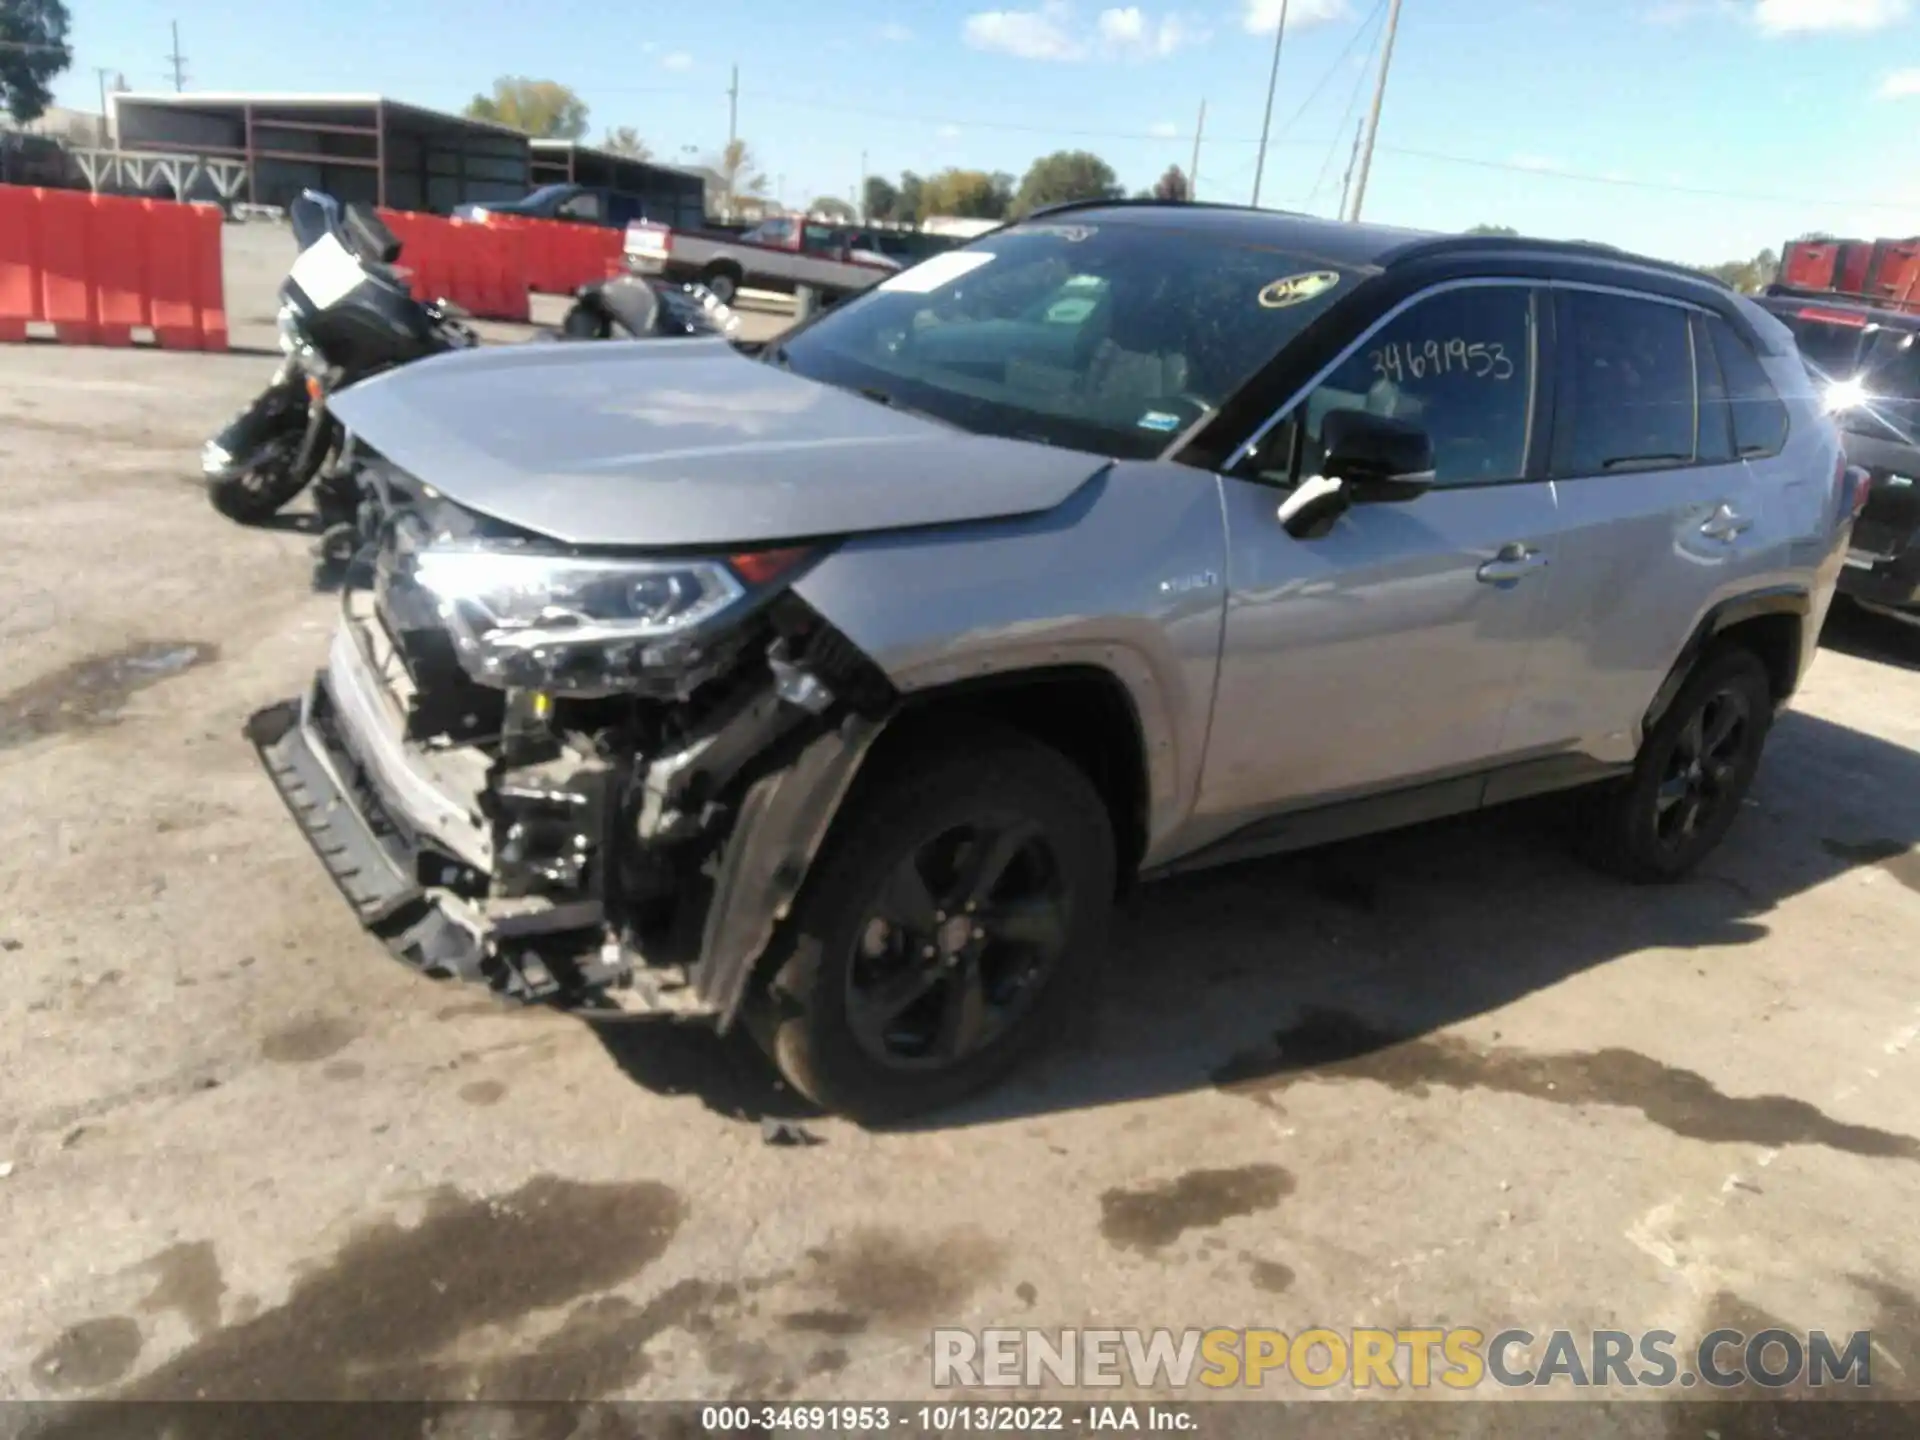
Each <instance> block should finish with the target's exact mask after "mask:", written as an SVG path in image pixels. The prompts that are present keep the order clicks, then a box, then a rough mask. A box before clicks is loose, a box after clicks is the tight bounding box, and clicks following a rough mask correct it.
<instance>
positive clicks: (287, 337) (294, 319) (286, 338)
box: [273, 305, 307, 355]
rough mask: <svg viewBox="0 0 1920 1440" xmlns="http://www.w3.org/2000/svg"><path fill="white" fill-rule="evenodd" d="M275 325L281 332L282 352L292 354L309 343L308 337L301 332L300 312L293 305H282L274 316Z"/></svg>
mask: <svg viewBox="0 0 1920 1440" xmlns="http://www.w3.org/2000/svg"><path fill="white" fill-rule="evenodd" d="M273 325H274V328H275V329H276V330H278V331H279V332H280V353H281V354H282V355H291V354H293V353H294V352H295V351H297V350H299V349H300V348H301V347H302V346H304V345H305V344H306V343H307V337H306V336H305V335H303V334H301V332H300V312H299V311H297V310H295V309H294V308H293V306H291V305H282V306H281V307H280V313H279V314H277V315H275V316H274V317H273Z"/></svg>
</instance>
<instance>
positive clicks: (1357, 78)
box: [1289, 0, 1387, 218]
mask: <svg viewBox="0 0 1920 1440" xmlns="http://www.w3.org/2000/svg"><path fill="white" fill-rule="evenodd" d="M1386 8H1387V0H1375V4H1374V7H1373V13H1372V14H1371V15H1369V16H1367V18H1366V19H1365V20H1364V21H1362V22H1361V25H1360V28H1359V29H1358V30H1356V31H1355V32H1354V34H1353V39H1351V40H1349V41H1348V42H1347V50H1346V51H1343V52H1341V57H1340V59H1339V60H1336V61H1335V62H1334V63H1335V64H1336V65H1339V64H1342V63H1344V62H1345V60H1346V56H1347V53H1348V52H1349V51H1351V50H1352V49H1353V41H1354V40H1358V39H1359V38H1360V36H1361V35H1363V34H1365V33H1366V31H1367V29H1368V28H1369V27H1370V26H1372V25H1373V23H1374V22H1375V21H1376V20H1378V19H1379V18H1380V17H1381V15H1382V14H1384V13H1385V12H1386ZM1379 43H1380V32H1379V31H1377V30H1376V31H1375V32H1374V37H1373V40H1372V41H1371V42H1369V44H1368V45H1367V53H1366V55H1365V56H1363V57H1362V60H1361V64H1360V66H1359V68H1358V69H1356V70H1355V71H1354V72H1353V89H1352V90H1350V91H1349V92H1348V93H1347V108H1346V109H1344V110H1342V111H1341V112H1340V124H1339V125H1338V126H1337V127H1336V128H1335V130H1334V132H1333V139H1332V140H1330V141H1329V142H1328V143H1327V153H1326V155H1325V156H1324V157H1322V159H1321V161H1320V173H1319V174H1318V175H1316V176H1314V180H1313V189H1311V190H1309V191H1308V192H1307V200H1308V202H1309V203H1311V202H1312V201H1313V200H1314V199H1315V198H1316V197H1317V196H1318V195H1319V194H1320V189H1321V187H1322V186H1323V185H1325V184H1326V183H1327V172H1328V171H1330V170H1331V169H1332V168H1333V157H1334V155H1335V154H1337V153H1338V151H1339V149H1340V140H1341V137H1342V136H1344V135H1345V134H1346V131H1347V123H1348V122H1349V121H1350V120H1352V119H1353V112H1354V111H1355V110H1356V109H1358V108H1359V105H1360V92H1361V91H1362V90H1363V89H1364V88H1365V86H1366V83H1367V65H1366V62H1367V61H1368V60H1371V59H1372V58H1373V52H1374V49H1375V48H1376V47H1377V46H1378V45H1379ZM1328 73H1329V74H1331V73H1332V72H1331V71H1329V72H1328ZM1308 99H1309V100H1310V99H1312V97H1311V96H1309V97H1308ZM1305 109H1306V107H1305V106H1304V105H1303V106H1302V107H1301V110H1302V111H1304V110H1305ZM1293 118H1294V119H1295V120H1298V119H1299V118H1300V116H1299V115H1297V114H1296V115H1295V116H1294V117H1293ZM1289 123H1291V122H1289ZM1355 134H1356V136H1357V134H1358V132H1357V131H1356V132H1355ZM1354 143H1355V147H1356V148H1355V152H1354V155H1355V158H1354V159H1353V160H1350V161H1348V162H1347V179H1346V184H1344V185H1342V186H1341V187H1340V215H1341V217H1342V218H1344V217H1345V216H1346V213H1347V190H1348V187H1350V186H1351V185H1352V183H1353V168H1354V165H1355V164H1356V163H1357V162H1358V157H1359V151H1358V145H1359V141H1358V140H1357V139H1356V140H1355V142H1354Z"/></svg>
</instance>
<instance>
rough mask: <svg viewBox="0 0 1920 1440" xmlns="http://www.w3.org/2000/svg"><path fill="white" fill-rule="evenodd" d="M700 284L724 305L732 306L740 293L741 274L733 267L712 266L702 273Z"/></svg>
mask: <svg viewBox="0 0 1920 1440" xmlns="http://www.w3.org/2000/svg"><path fill="white" fill-rule="evenodd" d="M700 283H701V284H702V285H704V286H706V287H707V289H708V290H709V291H710V292H712V295H713V298H714V299H716V300H718V301H719V302H720V303H721V304H722V305H731V304H733V297H734V296H736V295H738V294H739V293H740V272H739V271H737V270H735V269H734V268H733V267H732V266H731V265H710V266H708V267H707V268H706V269H705V270H703V271H702V272H701V273H700Z"/></svg>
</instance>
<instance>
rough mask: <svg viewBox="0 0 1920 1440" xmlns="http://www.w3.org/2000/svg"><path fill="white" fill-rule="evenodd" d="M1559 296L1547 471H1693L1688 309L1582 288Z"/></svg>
mask: <svg viewBox="0 0 1920 1440" xmlns="http://www.w3.org/2000/svg"><path fill="white" fill-rule="evenodd" d="M1562 299H1563V303H1564V305H1565V311H1564V313H1565V315H1566V320H1567V323H1566V325H1565V326H1564V328H1563V329H1562V332H1561V334H1562V341H1561V344H1560V347H1559V350H1560V354H1561V356H1562V357H1563V360H1562V367H1561V380H1562V384H1561V402H1560V411H1561V418H1560V423H1558V424H1556V426H1555V427H1554V472H1555V473H1556V474H1558V475H1562V476H1584V475H1617V474H1623V473H1627V472H1631V471H1635V470H1664V469H1672V468H1675V467H1678V466H1682V465H1691V464H1693V463H1694V460H1695V456H1696V454H1697V449H1696V442H1697V437H1698V432H1699V410H1700V406H1699V396H1698V393H1697V390H1696V388H1695V381H1694V365H1693V347H1692V342H1691V340H1690V338H1689V327H1688V312H1687V311H1686V310H1683V309H1681V308H1680V307H1679V306H1677V305H1667V304H1662V303H1661V302H1659V301H1656V300H1642V299H1636V298H1633V297H1630V296H1625V295H1607V294H1600V293H1597V292H1594V291H1589V290H1569V291H1566V292H1564V293H1563V296H1562Z"/></svg>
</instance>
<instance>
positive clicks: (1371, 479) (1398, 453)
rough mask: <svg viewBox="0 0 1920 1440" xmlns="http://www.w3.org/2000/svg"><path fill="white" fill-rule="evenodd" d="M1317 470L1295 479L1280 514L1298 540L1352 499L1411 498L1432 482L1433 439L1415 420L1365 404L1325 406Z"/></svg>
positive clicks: (1321, 530)
mask: <svg viewBox="0 0 1920 1440" xmlns="http://www.w3.org/2000/svg"><path fill="white" fill-rule="evenodd" d="M1320 438H1321V441H1322V442H1323V444H1324V446H1325V449H1326V458H1325V459H1324V460H1323V461H1321V464H1320V474H1318V475H1314V476H1310V477H1309V478H1307V479H1305V480H1302V481H1301V482H1300V484H1299V485H1297V486H1296V487H1295V488H1294V490H1293V493H1292V494H1290V495H1289V496H1287V498H1286V500H1285V501H1283V502H1282V503H1281V506H1280V512H1279V520H1280V523H1281V524H1282V525H1284V526H1285V527H1286V530H1287V533H1288V534H1289V535H1291V536H1293V538H1294V539H1296V540H1316V539H1318V538H1319V537H1320V536H1322V535H1324V534H1326V533H1327V531H1328V530H1330V529H1332V528H1333V522H1334V521H1336V520H1338V519H1339V518H1340V517H1341V516H1342V515H1344V514H1345V513H1346V512H1347V511H1348V510H1349V509H1351V508H1352V507H1353V506H1355V505H1389V504H1397V503H1401V502H1404V501H1408V500H1414V499H1417V498H1418V497H1420V496H1421V495H1424V494H1425V493H1426V492H1427V491H1428V489H1430V488H1431V487H1432V485H1433V440H1432V438H1431V437H1430V436H1428V434H1427V432H1426V431H1425V430H1423V429H1421V428H1420V427H1419V426H1418V425H1412V424H1409V423H1408V422H1406V421H1405V420H1393V419H1389V418H1388V417H1387V416H1385V415H1373V414H1369V413H1368V412H1367V411H1365V410H1329V411H1328V412H1327V413H1326V415H1325V416H1323V417H1322V419H1321V421H1320Z"/></svg>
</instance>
